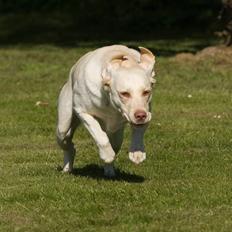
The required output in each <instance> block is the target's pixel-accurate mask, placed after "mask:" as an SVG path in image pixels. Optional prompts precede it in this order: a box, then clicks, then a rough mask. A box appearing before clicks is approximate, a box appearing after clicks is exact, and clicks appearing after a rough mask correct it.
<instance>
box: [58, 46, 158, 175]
mask: <svg viewBox="0 0 232 232" xmlns="http://www.w3.org/2000/svg"><path fill="white" fill-rule="evenodd" d="M139 50H140V51H137V50H135V49H131V48H128V47H126V46H123V45H112V46H106V47H102V48H99V49H96V50H94V51H91V52H88V53H87V54H85V55H84V56H82V57H81V58H80V59H79V60H78V61H77V63H76V64H75V65H74V66H73V67H72V68H71V71H70V74H69V79H68V81H67V82H66V83H65V85H64V86H63V88H62V89H61V92H60V95H59V99H58V123H57V133H56V134H57V141H58V144H59V146H60V147H61V149H62V150H63V152H64V166H63V172H72V170H73V162H74V157H75V153H76V151H75V148H74V144H73V142H72V138H73V134H74V132H75V130H76V128H77V127H78V126H79V125H80V124H81V123H83V124H84V126H85V127H86V129H87V130H88V131H89V133H90V134H91V136H92V137H93V139H94V141H95V142H96V145H97V147H98V149H99V155H100V158H101V159H102V160H103V162H104V175H105V176H107V177H114V176H115V170H114V167H113V162H114V160H115V158H116V154H117V153H118V151H119V150H120V148H121V145H122V141H123V131H124V127H125V124H126V123H127V122H129V124H130V125H131V128H132V138H131V145H130V149H129V159H130V160H131V161H132V162H134V163H136V164H139V163H141V162H142V161H144V160H145V159H146V153H145V149H144V142H143V137H144V132H145V130H146V128H147V125H148V123H149V121H150V120H151V99H152V86H153V85H154V83H155V79H154V78H153V77H154V75H155V73H154V64H155V56H154V55H153V53H152V52H151V51H149V50H148V49H146V48H144V47H139Z"/></svg>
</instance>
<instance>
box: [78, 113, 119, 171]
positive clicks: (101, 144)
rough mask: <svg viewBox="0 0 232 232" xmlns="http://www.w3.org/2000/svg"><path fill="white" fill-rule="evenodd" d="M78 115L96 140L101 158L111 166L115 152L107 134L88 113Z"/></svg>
mask: <svg viewBox="0 0 232 232" xmlns="http://www.w3.org/2000/svg"><path fill="white" fill-rule="evenodd" d="M77 115H78V117H79V118H80V119H81V121H82V122H83V124H84V126H85V127H86V128H87V130H88V131H89V133H90V134H91V135H92V137H93V139H94V140H95V142H96V144H97V146H98V148H99V154H100V158H101V159H102V160H103V161H104V162H105V163H106V164H108V165H107V166H110V165H109V164H110V163H112V162H113V161H114V159H115V152H114V150H113V149H112V146H111V144H110V142H109V138H108V136H107V134H106V133H105V132H104V131H103V130H102V128H101V126H100V124H99V123H98V121H97V120H96V119H95V118H94V117H93V116H92V115H90V114H87V113H77ZM106 175H107V174H106ZM111 176H112V175H111Z"/></svg>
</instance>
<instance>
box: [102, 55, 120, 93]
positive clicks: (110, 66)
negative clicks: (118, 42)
mask: <svg viewBox="0 0 232 232" xmlns="http://www.w3.org/2000/svg"><path fill="white" fill-rule="evenodd" d="M122 62H123V58H122V57H121V56H120V57H115V58H114V59H112V60H111V61H110V62H108V63H107V65H106V67H105V68H103V70H102V74H101V75H102V84H103V88H104V90H106V91H109V90H110V85H111V79H112V75H113V72H114V71H115V70H116V69H117V68H119V67H120V66H121V64H122Z"/></svg>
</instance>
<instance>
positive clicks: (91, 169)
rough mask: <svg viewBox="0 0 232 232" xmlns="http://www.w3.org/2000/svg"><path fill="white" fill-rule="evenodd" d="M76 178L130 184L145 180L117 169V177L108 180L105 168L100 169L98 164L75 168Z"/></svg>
mask: <svg viewBox="0 0 232 232" xmlns="http://www.w3.org/2000/svg"><path fill="white" fill-rule="evenodd" d="M72 175H74V176H82V177H89V178H92V179H97V180H100V179H104V180H113V181H126V182H129V183H142V182H144V180H145V178H144V177H143V176H139V175H135V174H130V173H126V172H123V171H120V170H119V169H116V177H114V178H107V177H105V176H104V170H103V167H100V166H98V165H96V164H89V165H86V166H84V167H82V168H75V169H74V170H73V172H72Z"/></svg>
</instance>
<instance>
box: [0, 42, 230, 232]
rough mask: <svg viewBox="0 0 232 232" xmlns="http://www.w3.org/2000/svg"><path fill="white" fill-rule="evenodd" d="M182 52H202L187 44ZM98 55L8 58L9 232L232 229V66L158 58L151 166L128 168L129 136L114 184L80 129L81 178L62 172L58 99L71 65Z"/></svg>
mask: <svg viewBox="0 0 232 232" xmlns="http://www.w3.org/2000/svg"><path fill="white" fill-rule="evenodd" d="M147 43H148V42H146V43H144V44H143V43H140V45H143V46H148V47H150V48H152V49H153V50H157V53H158V54H159V48H160V49H161V50H162V49H163V48H164V44H163V43H162V42H157V43H155V42H149V44H147ZM170 43H173V42H170ZM198 43H199V42H198V41H196V42H195V44H198ZM128 44H131V45H133V46H137V44H138V43H132V42H130V43H128ZM191 44H193V46H192V45H191ZM95 46H96V44H95V45H93V46H92V47H95ZM167 46H169V45H168V44H167ZM176 46H177V47H176V48H175V49H174V50H175V51H177V50H178V51H183V50H185V48H186V47H188V49H187V50H189V51H194V49H195V48H194V43H190V45H189V44H188V43H187V42H186V41H184V42H183V44H182V43H179V44H178V45H176ZM191 46H192V48H191ZM89 49H90V48H89V46H86V47H84V44H82V47H81V48H79V47H77V48H57V47H53V46H49V45H47V46H31V47H28V48H27V47H20V46H18V47H9V48H2V49H1V50H0V63H1V65H0V81H1V83H0V128H1V129H0V158H1V160H2V162H0V182H1V186H0V231H106V230H109V231H217V232H218V231H231V227H232V219H231V212H232V197H231V192H232V185H231V181H232V174H231V173H232V172H231V170H232V156H231V151H232V149H231V148H232V133H231V117H232V113H231V112H232V97H231V89H232V82H231V76H232V69H231V68H230V67H229V66H228V67H227V68H226V69H225V67H224V66H223V67H222V66H220V65H218V66H215V63H214V62H211V61H207V60H205V61H202V62H197V63H196V62H187V63H186V62H177V61H174V60H173V59H170V58H168V57H164V56H159V55H157V57H156V59H157V85H156V87H155V89H154V95H153V120H152V122H151V124H150V127H149V129H148V131H147V133H146V148H147V160H146V161H145V162H144V163H143V164H142V165H139V166H135V165H133V164H132V163H131V162H130V161H129V159H128V153H127V151H128V144H129V141H130V130H129V129H127V131H126V134H125V140H124V144H123V148H122V150H121V152H120V154H119V157H118V159H117V161H116V167H117V172H118V178H117V179H116V180H114V181H113V180H106V179H104V178H103V175H102V169H101V162H100V160H99V158H98V154H97V149H96V146H95V144H94V142H93V140H92V139H91V138H90V136H89V135H88V133H87V132H86V130H85V129H84V128H83V127H81V128H80V129H79V130H78V131H77V133H76V135H75V143H76V146H77V151H78V154H77V157H76V162H75V168H76V169H75V175H64V174H61V173H60V172H58V171H57V170H56V167H57V166H58V165H60V164H62V152H61V150H59V148H58V147H57V145H56V142H55V126H56V104H57V96H58V93H59V90H60V88H61V86H62V85H63V83H64V82H65V81H66V79H67V76H68V72H69V69H70V67H71V66H72V65H73V64H74V63H75V61H76V60H77V59H78V58H79V57H80V56H81V55H83V54H84V53H85V52H87V51H88V50H89ZM91 49H92V48H91ZM166 49H167V47H166ZM167 50H168V49H167ZM165 54H166V53H165ZM190 95H191V97H190ZM37 101H44V102H47V103H48V106H36V102H37Z"/></svg>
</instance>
